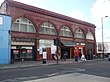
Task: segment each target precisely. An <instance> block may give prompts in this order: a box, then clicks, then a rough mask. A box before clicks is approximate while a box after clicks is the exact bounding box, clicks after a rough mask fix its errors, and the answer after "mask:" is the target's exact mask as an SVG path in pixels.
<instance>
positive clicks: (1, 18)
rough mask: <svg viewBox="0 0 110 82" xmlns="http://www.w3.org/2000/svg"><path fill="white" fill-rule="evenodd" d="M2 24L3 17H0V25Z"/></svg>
mask: <svg viewBox="0 0 110 82" xmlns="http://www.w3.org/2000/svg"><path fill="white" fill-rule="evenodd" d="M2 24H3V17H2V16H0V25H2Z"/></svg>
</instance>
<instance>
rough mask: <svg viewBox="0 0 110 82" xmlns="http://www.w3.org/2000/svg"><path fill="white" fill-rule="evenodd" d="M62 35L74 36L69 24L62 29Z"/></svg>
mask: <svg viewBox="0 0 110 82" xmlns="http://www.w3.org/2000/svg"><path fill="white" fill-rule="evenodd" d="M60 36H66V37H72V32H71V30H70V29H69V28H68V27H67V26H63V27H62V28H61V30H60Z"/></svg>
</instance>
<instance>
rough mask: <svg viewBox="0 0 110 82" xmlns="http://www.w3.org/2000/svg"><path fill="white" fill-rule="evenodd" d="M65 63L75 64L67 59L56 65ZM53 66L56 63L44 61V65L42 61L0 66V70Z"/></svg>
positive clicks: (72, 60)
mask: <svg viewBox="0 0 110 82" xmlns="http://www.w3.org/2000/svg"><path fill="white" fill-rule="evenodd" d="M79 62H80V61H79ZM66 63H75V61H74V59H67V60H66V61H64V60H59V61H58V64H66ZM53 64H57V61H55V60H48V61H46V64H43V61H21V62H14V64H5V65H0V70H4V69H13V68H25V67H35V66H41V65H53Z"/></svg>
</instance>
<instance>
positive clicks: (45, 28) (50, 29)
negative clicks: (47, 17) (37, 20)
mask: <svg viewBox="0 0 110 82" xmlns="http://www.w3.org/2000/svg"><path fill="white" fill-rule="evenodd" d="M39 33H40V34H49V35H56V29H55V27H54V26H53V25H52V24H51V23H48V22H45V23H43V24H42V25H41V27H40V30H39Z"/></svg>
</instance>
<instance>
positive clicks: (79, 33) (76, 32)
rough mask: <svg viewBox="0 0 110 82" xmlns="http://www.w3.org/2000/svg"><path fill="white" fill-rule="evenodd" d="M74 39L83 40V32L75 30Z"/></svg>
mask: <svg viewBox="0 0 110 82" xmlns="http://www.w3.org/2000/svg"><path fill="white" fill-rule="evenodd" d="M74 36H75V38H83V39H84V33H83V31H82V30H81V29H77V30H76V31H75V35H74Z"/></svg>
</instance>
